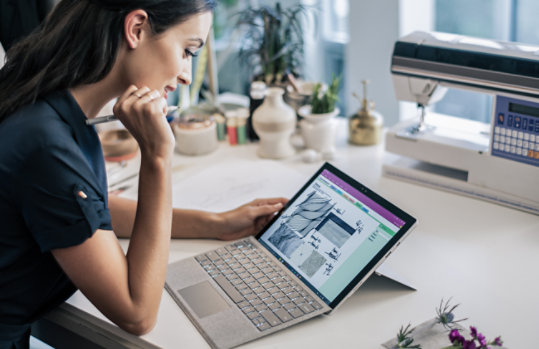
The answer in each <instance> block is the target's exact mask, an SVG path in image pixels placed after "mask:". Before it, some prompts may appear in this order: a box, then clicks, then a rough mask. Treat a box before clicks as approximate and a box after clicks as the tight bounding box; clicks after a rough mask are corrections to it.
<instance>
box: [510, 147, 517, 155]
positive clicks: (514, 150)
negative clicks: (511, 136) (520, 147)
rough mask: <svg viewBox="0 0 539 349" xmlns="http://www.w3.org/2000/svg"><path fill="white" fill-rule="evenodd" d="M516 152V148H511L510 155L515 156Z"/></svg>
mask: <svg viewBox="0 0 539 349" xmlns="http://www.w3.org/2000/svg"><path fill="white" fill-rule="evenodd" d="M516 152H517V147H515V146H511V153H513V154H516Z"/></svg>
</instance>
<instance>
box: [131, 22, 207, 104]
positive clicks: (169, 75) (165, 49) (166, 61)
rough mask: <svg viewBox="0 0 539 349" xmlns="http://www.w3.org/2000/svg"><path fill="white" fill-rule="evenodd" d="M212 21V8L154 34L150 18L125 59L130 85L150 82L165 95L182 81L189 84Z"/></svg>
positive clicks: (150, 85) (149, 84) (141, 85)
mask: <svg viewBox="0 0 539 349" xmlns="http://www.w3.org/2000/svg"><path fill="white" fill-rule="evenodd" d="M211 23H212V14H211V12H203V13H200V14H196V15H193V16H192V17H190V18H189V19H188V20H187V21H185V22H182V23H180V24H177V25H176V26H174V27H171V28H169V29H167V30H166V31H165V32H163V33H160V34H158V35H154V34H151V32H150V30H149V27H148V26H149V24H148V23H147V22H146V24H145V26H146V27H145V28H146V30H145V31H142V32H141V33H142V34H140V41H138V42H137V45H136V47H134V48H131V49H130V50H129V52H128V55H127V57H126V58H127V59H126V60H125V61H124V62H123V66H124V72H125V76H126V79H127V80H128V85H130V84H134V85H136V86H137V87H138V88H141V87H143V86H147V87H149V88H150V89H152V90H157V91H159V92H161V93H162V95H163V97H165V98H166V97H167V93H168V92H171V91H174V90H175V89H176V86H177V84H178V83H181V84H185V85H189V84H190V83H191V74H192V65H191V63H192V55H193V54H196V53H197V51H198V50H199V49H200V48H201V47H202V46H203V45H204V43H205V40H206V38H207V36H208V32H209V30H210V26H211Z"/></svg>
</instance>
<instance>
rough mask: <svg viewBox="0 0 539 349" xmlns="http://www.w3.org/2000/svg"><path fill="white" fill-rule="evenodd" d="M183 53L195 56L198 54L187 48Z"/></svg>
mask: <svg viewBox="0 0 539 349" xmlns="http://www.w3.org/2000/svg"><path fill="white" fill-rule="evenodd" d="M185 54H186V55H187V57H196V56H198V53H195V52H193V51H191V50H189V49H188V48H186V49H185Z"/></svg>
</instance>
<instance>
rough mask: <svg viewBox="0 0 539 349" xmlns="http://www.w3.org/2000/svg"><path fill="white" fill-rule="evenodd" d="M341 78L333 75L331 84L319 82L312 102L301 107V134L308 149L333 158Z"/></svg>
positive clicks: (299, 111)
mask: <svg viewBox="0 0 539 349" xmlns="http://www.w3.org/2000/svg"><path fill="white" fill-rule="evenodd" d="M340 82H341V78H340V77H337V76H333V79H332V81H331V84H330V85H329V86H328V85H324V84H322V83H317V84H316V86H315V87H314V91H313V94H312V96H311V103H310V104H308V105H304V106H302V107H300V108H299V110H298V114H299V115H300V116H301V117H303V119H302V120H301V121H300V129H301V134H302V136H303V140H304V142H305V147H306V148H307V149H312V150H315V151H318V152H321V153H322V155H324V156H325V157H326V158H331V157H332V156H333V152H334V148H335V146H334V144H335V132H336V127H337V125H336V120H335V117H336V116H337V115H338V114H339V108H337V106H336V104H337V102H338V100H339V98H338V91H339V85H340Z"/></svg>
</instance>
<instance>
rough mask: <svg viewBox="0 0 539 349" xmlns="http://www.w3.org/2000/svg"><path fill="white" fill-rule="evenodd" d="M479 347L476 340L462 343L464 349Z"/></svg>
mask: <svg viewBox="0 0 539 349" xmlns="http://www.w3.org/2000/svg"><path fill="white" fill-rule="evenodd" d="M476 348H477V346H476V345H475V342H474V340H473V339H472V340H469V341H464V343H462V349H476Z"/></svg>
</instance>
